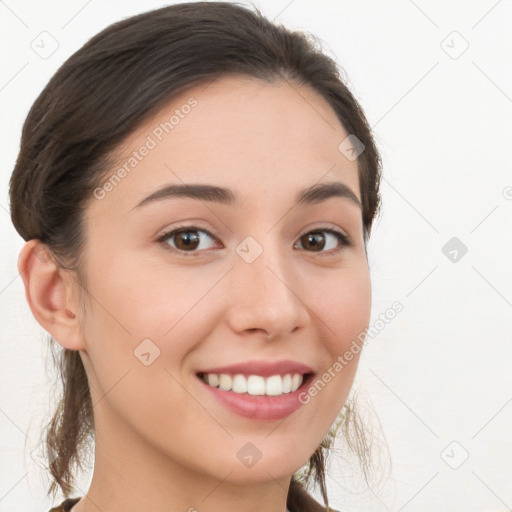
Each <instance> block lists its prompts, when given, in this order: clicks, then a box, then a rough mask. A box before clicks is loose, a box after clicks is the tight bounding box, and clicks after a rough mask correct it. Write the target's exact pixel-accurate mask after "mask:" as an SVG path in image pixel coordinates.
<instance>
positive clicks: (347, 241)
mask: <svg viewBox="0 0 512 512" xmlns="http://www.w3.org/2000/svg"><path fill="white" fill-rule="evenodd" d="M331 226H333V227H331ZM334 226H335V225H333V224H329V223H327V224H325V223H324V224H319V225H317V226H308V227H307V228H305V229H304V230H303V231H301V233H300V234H299V235H298V237H297V242H296V243H295V244H294V246H293V247H294V248H295V245H296V244H297V243H298V242H299V241H300V239H301V238H302V237H303V236H304V235H306V234H308V233H318V232H320V233H322V232H324V233H330V234H332V235H334V236H336V237H338V240H339V241H340V242H341V248H339V249H336V250H334V252H333V251H306V250H305V249H301V250H304V251H305V252H311V253H313V254H315V255H318V256H329V255H333V254H338V253H340V252H341V251H343V249H345V248H347V247H351V246H352V245H353V242H352V238H351V237H350V236H349V235H347V234H346V233H345V232H343V231H342V230H341V229H340V228H338V227H334ZM180 231H202V232H203V233H206V234H208V235H209V236H210V237H211V238H212V239H214V240H216V241H217V242H219V239H218V237H217V235H216V234H214V233H212V232H211V231H210V230H209V229H205V228H202V227H199V226H197V225H194V224H182V225H178V226H176V227H173V228H170V229H168V230H167V231H165V232H164V233H163V234H162V235H159V236H158V237H157V238H156V242H159V243H162V244H165V246H166V247H165V248H166V249H167V250H169V251H171V252H173V253H177V254H180V255H184V256H196V257H197V256H199V255H200V254H201V253H203V252H209V251H210V249H203V250H200V251H183V250H181V249H176V248H175V247H172V246H170V245H169V244H167V243H165V241H166V240H168V239H169V238H171V237H172V236H174V235H176V234H177V233H178V232H180ZM221 243H222V242H221Z"/></svg>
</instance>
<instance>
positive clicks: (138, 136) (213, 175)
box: [81, 78, 371, 482]
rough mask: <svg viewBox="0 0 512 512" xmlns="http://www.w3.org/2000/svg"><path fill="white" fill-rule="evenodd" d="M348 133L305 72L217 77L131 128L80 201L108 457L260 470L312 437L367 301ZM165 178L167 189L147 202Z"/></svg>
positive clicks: (341, 395)
mask: <svg viewBox="0 0 512 512" xmlns="http://www.w3.org/2000/svg"><path fill="white" fill-rule="evenodd" d="M348 135H349V134H348V133H346V132H345V131H344V129H343V128H342V126H341V125H340V123H339V121H338V120H337V118H336V116H335V114H334V112H333V111H332V110H331V109H330V108H329V106H328V104H327V103H326V102H325V101H324V100H323V99H322V98H321V97H320V96H318V95H317V94H316V93H314V92H313V91H311V90H309V89H308V88H305V87H304V86H299V85H296V84H293V87H291V86H290V85H288V84H287V83H286V82H284V81H280V82H276V83H274V84H268V83H264V82H260V81H251V80H249V79H236V78H223V79H221V80H218V81H216V82H213V83H211V84H210V85H209V86H208V87H207V88H205V85H201V86H198V87H194V88H193V89H190V90H188V91H187V92H185V93H183V94H181V95H180V96H179V97H177V98H175V99H174V100H173V101H172V102H171V103H170V104H169V105H168V106H167V107H166V108H164V109H162V110H161V111H160V112H159V113H158V114H157V115H156V116H154V117H153V118H152V119H151V120H150V121H148V122H146V123H145V124H144V126H142V127H141V128H140V129H138V130H137V131H136V132H134V133H133V134H132V136H131V137H130V138H129V139H128V140H127V141H126V142H125V144H124V145H123V148H122V150H121V151H120V152H119V154H118V156H119V163H118V165H116V166H113V167H112V169H111V171H112V172H111V173H110V174H109V176H108V178H112V176H113V178H112V179H111V180H110V182H109V183H110V184H105V183H106V180H105V181H103V182H102V183H101V184H100V187H101V188H100V189H97V190H96V191H95V197H93V198H91V201H90V205H89V206H88V209H87V210H86V213H85V220H86V249H85V251H86V259H85V268H84V269H83V270H84V272H85V274H86V276H87V281H88V294H86V297H85V298H86V299H87V309H86V315H85V317H84V318H83V343H84V344H83V350H82V351H81V357H82V359H83V361H84V364H85V366H86V370H87V373H88V378H89V382H90V385H91V391H92V395H93V403H94V404H96V405H95V407H94V414H95V423H96V435H97V446H98V445H99V444H101V445H102V446H103V447H105V450H108V452H109V454H111V455H113V454H116V456H117V459H115V460H123V458H124V457H128V456H129V457H130V459H131V460H133V456H134V454H135V457H138V458H139V460H141V459H142V458H143V457H154V458H155V457H157V458H159V460H161V461H162V462H163V461H165V463H166V464H167V463H170V464H176V465H177V467H178V466H181V467H183V468H187V469H189V470H192V471H197V472H199V473H201V474H203V475H210V476H215V477H222V478H224V477H225V476H226V475H228V474H229V475H230V476H229V480H231V481H239V482H242V481H257V480H260V481H263V480H268V479H269V478H271V477H272V478H273V477H275V478H277V477H283V476H285V475H291V474H292V473H293V472H294V471H296V470H298V469H299V468H300V467H301V466H302V465H303V464H304V463H305V462H306V461H307V459H308V458H309V457H310V456H311V455H312V453H313V452H314V450H315V449H316V448H317V446H318V445H319V444H320V443H321V441H322V439H323V438H324V437H325V435H326V434H327V432H328V431H329V428H330V427H331V425H332V423H333V422H334V420H335V419H336V416H337V415H338V413H339V411H340V410H341V408H342V406H343V404H344V403H345V401H346V399H347V396H348V393H349V391H350V388H351V385H352V382H353V378H354V374H355V371H356V367H357V363H358V358H359V353H358V352H357V353H355V355H354V357H353V359H352V360H351V361H350V362H348V364H346V361H345V359H344V361H345V363H344V364H342V365H341V366H342V369H340V363H339V361H340V359H338V358H342V357H343V356H344V353H345V352H346V351H347V350H348V349H349V347H350V346H351V343H352V342H353V341H354V340H357V337H358V335H360V334H361V332H362V331H364V329H365V328H366V327H367V325H368V322H369V317H370V302H371V301H370V299H371V288H370V280H369V272H368V265H367V260H366V255H365V248H364V241H363V225H362V210H361V207H360V206H359V205H358V201H360V200H361V196H360V193H359V180H358V171H357V162H356V161H355V160H353V159H349V158H347V157H346V156H345V154H344V153H343V152H341V151H340V149H339V145H340V143H341V142H343V141H344V140H345V139H346V137H347V136H348ZM141 148H142V149H141ZM143 148H146V149H143ZM134 152H136V153H134ZM125 164H126V165H125ZM123 165H124V166H125V167H124V172H123V171H119V169H121V168H122V167H123ZM108 178H107V179H108ZM326 184H333V187H332V189H329V190H331V192H329V191H326V190H324V192H323V193H322V191H320V192H319V193H317V194H314V193H312V191H311V189H312V188H313V190H314V189H315V188H316V187H323V186H325V185H326ZM198 185H207V186H208V187H215V190H214V189H213V188H211V189H204V188H203V189H199V190H198V189H196V188H194V187H195V186H198ZM335 185H337V187H336V186H335ZM184 186H188V187H189V188H188V189H184V190H181V192H180V187H184ZM165 187H176V188H175V189H174V192H175V194H173V195H170V194H169V195H166V194H164V193H161V194H159V195H158V196H156V197H154V198H153V200H146V201H144V200H145V199H146V198H148V197H149V196H152V195H153V194H155V192H157V191H159V190H162V189H164V188H165ZM217 187H218V188H219V189H222V190H221V191H217V190H216V189H217ZM228 190H229V192H228ZM307 190H309V192H308V193H307V194H306V195H305V196H304V197H303V200H302V201H300V202H298V198H299V197H300V196H301V195H302V194H304V191H307ZM333 191H334V192H333ZM351 194H352V195H353V197H350V195H351ZM190 195H194V197H191V196H190ZM178 229H179V230H180V232H177V233H175V234H174V235H168V236H164V235H166V233H169V232H170V231H174V230H178ZM337 233H339V235H338V234H337ZM347 239H348V240H349V245H345V241H346V240H347ZM337 361H338V364H336V362H337ZM246 363H247V364H248V365H250V364H251V363H255V365H254V366H252V367H251V366H247V367H243V368H231V369H230V368H228V369H225V368H224V370H219V369H222V368H223V367H229V366H232V365H245V364H246ZM256 363H260V366H258V365H257V364H256ZM199 372H202V373H207V374H210V375H212V374H220V373H224V375H225V376H224V377H220V381H221V386H222V387H226V386H227V387H229V384H230V380H231V379H230V377H234V376H235V375H239V374H241V375H245V376H246V377H247V376H248V375H252V376H253V377H250V378H248V379H244V378H243V377H239V376H238V377H236V378H235V379H234V381H233V382H236V386H235V387H236V390H238V391H240V390H243V389H244V387H243V386H244V384H245V383H246V382H248V383H249V384H248V386H249V388H250V389H249V394H247V393H238V392H236V391H233V390H231V391H229V390H227V389H220V388H218V389H216V390H215V389H214V388H213V387H212V386H210V385H209V384H207V383H206V382H204V380H202V378H201V375H198V373H199ZM304 372H306V373H307V375H305V377H302V378H303V379H308V380H305V382H304V384H302V386H301V387H300V388H299V389H298V390H297V391H295V392H291V391H290V389H289V388H290V377H284V378H283V379H282V378H280V377H277V378H276V377H273V378H272V379H268V380H264V379H262V377H268V376H272V375H281V376H285V375H286V374H290V375H292V377H291V380H292V381H293V382H292V384H295V385H298V384H297V383H298V382H300V378H301V377H295V378H293V374H294V373H298V374H300V375H302V374H303V373H304ZM311 372H313V373H314V375H313V376H311V375H310V373H311ZM326 372H328V373H326ZM226 375H229V377H227V376H226ZM322 377H324V379H323V380H322ZM206 378H207V379H208V378H209V379H211V383H212V384H215V383H216V378H215V376H210V377H206ZM318 381H320V383H321V384H320V385H319V384H318ZM315 382H317V384H316V391H313V392H311V393H309V392H308V389H310V388H311V387H312V386H314V384H315ZM231 384H232V382H231ZM239 386H241V387H239ZM260 386H261V387H260ZM265 386H266V387H265ZM283 386H284V388H285V389H284V391H286V392H285V393H282V394H281V392H282V391H283V389H282V387H283ZM263 390H266V391H268V392H269V393H270V395H269V396H266V395H258V394H257V393H260V392H263ZM266 391H265V392H266ZM253 393H256V394H253ZM272 393H275V395H272ZM113 460H114V459H113Z"/></svg>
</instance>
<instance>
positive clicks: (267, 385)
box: [203, 373, 303, 396]
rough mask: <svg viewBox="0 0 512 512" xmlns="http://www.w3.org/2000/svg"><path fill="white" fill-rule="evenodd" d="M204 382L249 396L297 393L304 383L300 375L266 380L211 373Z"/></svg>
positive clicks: (273, 376)
mask: <svg viewBox="0 0 512 512" xmlns="http://www.w3.org/2000/svg"><path fill="white" fill-rule="evenodd" d="M203 381H204V382H206V383H207V384H208V385H209V386H212V387H214V388H216V387H219V388H220V389H222V390H224V391H233V392H234V393H248V394H249V395H267V396H279V395H282V394H284V393H290V392H293V391H296V390H297V389H298V388H299V387H300V385H301V384H302V381H303V376H302V375H301V374H300V373H293V374H290V373H287V374H286V375H283V376H281V375H272V376H271V377H267V378H264V377H262V376H261V375H249V376H248V377H246V376H245V375H242V374H236V375H233V376H231V375H227V374H225V373H221V374H220V375H219V374H215V373H209V374H204V375H203Z"/></svg>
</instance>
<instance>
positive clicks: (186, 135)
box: [100, 77, 360, 210]
mask: <svg viewBox="0 0 512 512" xmlns="http://www.w3.org/2000/svg"><path fill="white" fill-rule="evenodd" d="M347 135H348V134H347V133H346V131H345V130H344V128H343V127H342V125H341V123H340V121H339V120H338V118H337V117H336V114H335V113H334V111H333V110H332V108H331V107H330V106H329V104H328V103H327V102H326V101H325V100H324V99H323V98H322V97H321V96H320V95H319V94H318V93H316V92H315V91H313V90H312V89H310V88H309V87H306V86H304V85H299V84H296V83H293V82H288V81H284V80H279V81H276V82H272V83H268V82H264V81H260V80H255V79H250V78H246V77H223V78H221V79H218V80H216V81H214V82H211V83H206V84H201V85H198V86H194V87H192V88H190V89H188V90H186V91H185V92H183V93H181V94H179V95H178V96H175V97H174V98H173V99H172V100H171V101H170V102H168V103H167V104H166V105H165V106H164V107H163V108H162V109H161V110H160V111H158V112H157V114H155V115H154V116H152V117H151V118H150V119H149V120H146V121H145V122H144V123H143V124H142V125H141V126H140V127H139V128H138V129H137V130H135V131H134V132H133V133H132V134H131V135H130V136H129V137H128V138H127V139H126V140H125V141H124V142H123V144H122V145H121V146H120V147H119V148H118V149H117V151H116V152H115V157H116V163H115V165H113V166H112V168H111V169H110V174H107V176H106V177H105V178H104V180H103V182H102V184H105V183H106V182H107V181H110V182H111V186H110V187H108V188H109V191H108V194H107V195H106V197H105V199H106V201H101V203H106V202H110V203H112V202H115V204H116V209H118V208H119V207H121V208H122V209H125V210H129V209H131V208H132V207H133V206H135V204H137V203H138V202H139V201H140V199H141V198H142V197H145V196H146V195H147V194H148V193H150V192H152V191H153V190H154V189H155V188H156V187H159V186H161V185H163V184H171V183H211V184H214V185H219V186H225V187H229V188H232V189H234V190H238V191H240V194H241V195H242V196H243V197H244V198H245V199H247V200H249V198H250V197H251V196H252V197H254V196H255V195H258V194H259V195H260V196H261V195H262V194H264V195H265V196H266V197H267V198H270V197H272V198H273V199H275V198H276V197H277V196H276V195H275V194H273V193H274V192H278V191H281V192H282V193H283V194H285V195H286V194H287V195H289V196H290V198H291V197H292V196H293V197H295V191H296V190H299V189H302V188H305V187H306V186H310V185H312V184H314V183H316V182H319V181H320V180H323V179H324V180H328V181H332V180H338V181H342V182H343V183H345V184H346V185H348V186H349V187H350V188H351V189H352V190H353V192H354V194H355V195H356V196H357V197H358V198H359V199H360V194H359V180H358V171H357V161H351V160H349V159H347V158H346V157H345V156H344V154H343V153H342V152H341V151H340V150H339V145H340V143H341V142H342V141H344V140H345V139H346V137H347ZM119 175H121V176H119ZM102 184H100V186H101V185H102ZM283 197H284V196H283ZM105 206H106V204H103V207H105Z"/></svg>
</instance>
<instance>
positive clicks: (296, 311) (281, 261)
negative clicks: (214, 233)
mask: <svg viewBox="0 0 512 512" xmlns="http://www.w3.org/2000/svg"><path fill="white" fill-rule="evenodd" d="M301 281H302V280H300V279H298V277H297V275H296V272H295V271H294V268H293V265H292V264H291V262H290V257H289V255H286V254H284V253H283V251H282V248H281V249H279V248H277V247H274V248H272V249H270V248H268V247H265V248H264V250H263V252H262V253H261V255H260V256H259V257H258V258H257V259H256V260H255V261H253V262H252V263H249V262H247V261H246V260H244V259H243V258H242V257H238V256H237V257H236V259H235V266H234V268H233V270H232V271H231V272H230V283H229V295H230V306H229V311H228V321H229V324H230V326H231V328H232V329H233V330H234V331H235V332H237V333H239V334H244V333H246V332H253V333H255V332H261V333H263V334H265V335H266V336H267V337H272V338H273V339H274V338H276V339H278V338H286V337H289V336H290V335H291V334H295V333H297V332H298V331H300V330H301V329H302V328H304V326H305V325H306V324H307V322H308V319H309V312H308V306H307V297H304V296H301V295H303V294H304V292H303V290H301V286H300V283H301Z"/></svg>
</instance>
